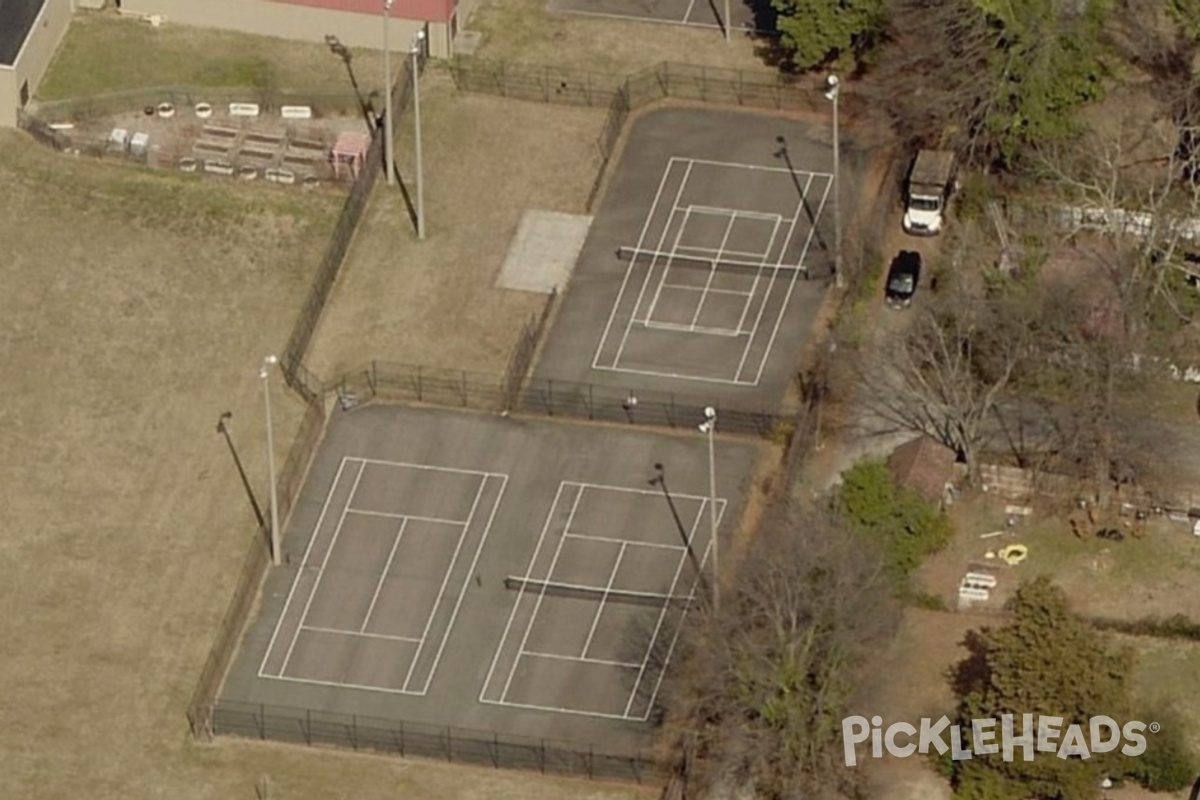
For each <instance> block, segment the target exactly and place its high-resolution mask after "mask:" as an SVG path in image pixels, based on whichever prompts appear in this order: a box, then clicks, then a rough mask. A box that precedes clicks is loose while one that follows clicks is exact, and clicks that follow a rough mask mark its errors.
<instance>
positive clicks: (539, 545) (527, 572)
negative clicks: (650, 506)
mask: <svg viewBox="0 0 1200 800" xmlns="http://www.w3.org/2000/svg"><path fill="white" fill-rule="evenodd" d="M566 485H567V484H566V483H559V484H558V490H557V491H555V493H554V502H552V503H551V504H550V510H549V511H548V512H547V513H546V522H545V523H544V524H543V525H542V532H541V534H540V535H539V536H538V542H537V546H536V547H535V548H534V549H533V556H531V557H530V559H529V566H527V567H526V568H525V580H526V581H528V580H530V578H531V576H532V573H533V565H534V564H536V563H537V559H538V555H540V554H541V552H542V544H544V543H545V541H546V533H547V532H548V531H549V530H550V521H551V520H552V519H554V510H555V509H556V508H558V501H559V498H560V497H561V496H562V490H563V487H564V486H566ZM580 493H581V494H582V492H580ZM526 585H527V584H526V583H522V584H521V589H520V591H519V592H518V593H517V599H516V600H515V601H513V607H512V611H510V612H509V614H508V622H506V623H505V625H504V633H503V634H502V635H501V636H500V643H499V644H497V645H496V654H495V655H494V656H492V665H491V666H490V667H488V672H487V676H486V677H485V678H484V679H483V688H482V689H481V690H480V691H479V702H481V703H492V702H495V701H493V700H485V699H484V695H485V694H487V690H488V687H489V686H491V685H492V673H494V672H495V671H496V664H497V662H499V660H500V652H501V651H502V650H504V643H505V642H507V641H508V632H509V630H511V629H512V624H513V619H514V618H515V617H516V616H517V609H518V608H519V607H520V605H521V598H522V597H524V596H525V587H526Z"/></svg>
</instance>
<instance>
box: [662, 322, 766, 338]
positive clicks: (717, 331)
mask: <svg viewBox="0 0 1200 800" xmlns="http://www.w3.org/2000/svg"><path fill="white" fill-rule="evenodd" d="M643 327H645V328H649V329H650V330H652V331H678V332H680V333H697V334H700V335H701V336H724V337H726V338H727V339H737V338H738V337H740V336H744V335H745V332H743V331H739V330H736V329H734V328H708V327H697V326H695V325H684V324H683V323H682V322H647V323H645V325H644V326H643Z"/></svg>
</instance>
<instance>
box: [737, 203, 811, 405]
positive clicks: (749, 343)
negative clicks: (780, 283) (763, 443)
mask: <svg viewBox="0 0 1200 800" xmlns="http://www.w3.org/2000/svg"><path fill="white" fill-rule="evenodd" d="M803 208H804V195H801V196H800V200H799V202H797V204H796V214H795V216H794V217H793V218H792V224H791V225H789V226H788V232H787V236H786V237H785V238H784V240H783V247H782V248H781V249H780V250H779V258H777V259H775V273H774V274H773V275H772V276H771V277H772V278H775V277H777V276H778V275H779V269H780V267H781V266H782V265H783V259H784V256H786V255H787V249H788V247H790V246H791V244H792V237H793V236H794V235H795V234H796V222H795V221H796V220H797V219H799V218H800V214H801V212H802V211H803ZM817 219H820V217H818V218H817ZM813 227H814V228H816V224H814V225H813ZM803 263H804V256H803V254H801V256H800V264H797V265H796V266H797V267H799V266H800V265H801V264H803ZM798 271H799V270H797V272H798ZM795 278H796V276H795V275H794V274H793V275H792V280H793V283H794V281H795ZM774 283H775V281H774V280H772V281H771V283H768V284H767V292H766V294H765V295H763V299H762V304H761V305H759V307H758V314H757V315H755V317H754V325H752V326H751V327H750V336H749V337H748V338H747V339H746V346H745V347H743V348H742V357H741V358H740V359H739V360H738V367H737V371H735V372H734V373H733V379H734V380H739V379H740V378H741V375H742V370H743V369H745V367H746V359H747V358H749V357H750V348H751V347H753V346H754V340H755V338H756V337H757V336H758V328H759V326H760V325H761V324H762V319H763V314H764V313H766V310H767V303H768V302H769V301H770V299H771V289H772V288H773V284H774ZM788 296H789V297H790V296H791V294H790V293H789V294H788ZM786 311H787V303H784V305H783V307H782V308H781V309H780V310H779V316H780V318H782V317H783V315H784V313H785V312H786ZM738 327H741V326H740V325H739V326H738ZM773 342H774V340H773V339H772V343H773ZM770 355H771V348H770V347H768V348H767V351H766V352H765V353H764V354H763V357H762V360H763V362H764V363H765V362H766V360H767V359H768V358H769V357H770ZM750 385H751V386H757V385H758V381H757V380H755V381H754V382H753V383H752V384H750Z"/></svg>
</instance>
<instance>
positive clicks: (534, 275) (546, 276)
mask: <svg viewBox="0 0 1200 800" xmlns="http://www.w3.org/2000/svg"><path fill="white" fill-rule="evenodd" d="M591 224H592V218H591V217H590V216H584V215H580V214H562V213H559V212H555V211H526V212H525V214H524V215H523V216H522V217H521V223H520V225H519V226H518V227H517V234H516V236H514V237H513V240H512V243H511V244H510V245H509V246H508V255H507V256H506V257H505V259H504V266H502V267H501V268H500V275H499V277H497V278H496V288H498V289H517V290H519V291H523V292H541V293H543V294H550V293H551V292H554V291H560V292H561V291H563V290H564V289H566V288H567V282H568V281H569V280H570V279H571V270H572V269H573V268H574V266H575V261H576V259H578V258H579V251H580V250H581V249H582V248H583V242H584V240H585V239H586V238H587V234H588V229H589V228H590V227H591Z"/></svg>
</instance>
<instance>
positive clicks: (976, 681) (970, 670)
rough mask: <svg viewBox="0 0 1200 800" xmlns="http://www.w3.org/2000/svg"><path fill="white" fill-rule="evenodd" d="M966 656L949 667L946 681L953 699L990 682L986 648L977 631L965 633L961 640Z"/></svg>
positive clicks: (990, 673)
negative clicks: (952, 693)
mask: <svg viewBox="0 0 1200 800" xmlns="http://www.w3.org/2000/svg"><path fill="white" fill-rule="evenodd" d="M962 646H963V647H965V648H966V650H967V656H966V658H964V659H963V660H962V661H959V662H958V663H957V664H954V665H953V666H951V667H949V668H948V669H947V671H946V679H947V680H948V681H949V683H950V689H951V691H953V692H954V696H955V697H959V698H961V697H965V696H966V695H968V694H970V693H971V692H973V691H975V690H976V689H979V688H980V687H982V686H983V685H984V684H986V683H987V682H988V681H989V680H991V676H992V671H991V669H990V668H989V667H988V663H987V646H986V642H985V641H984V639H983V636H981V635H980V633H979V631H967V634H966V636H965V637H963V640H962Z"/></svg>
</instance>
